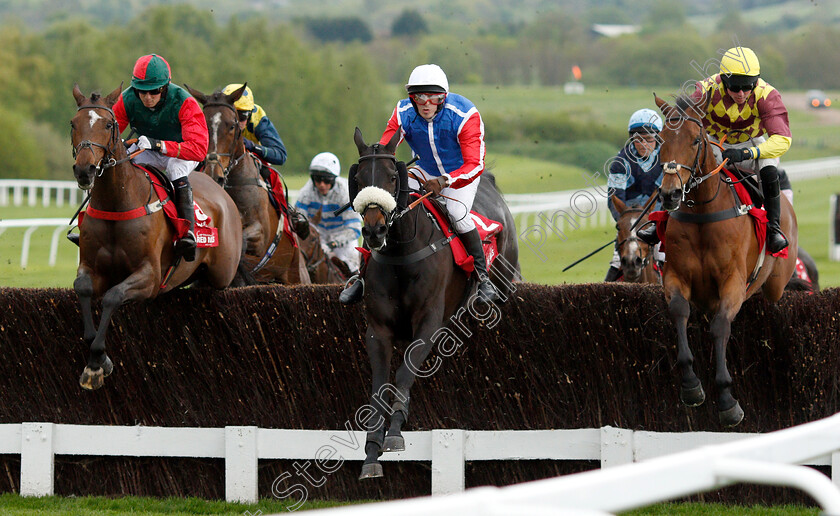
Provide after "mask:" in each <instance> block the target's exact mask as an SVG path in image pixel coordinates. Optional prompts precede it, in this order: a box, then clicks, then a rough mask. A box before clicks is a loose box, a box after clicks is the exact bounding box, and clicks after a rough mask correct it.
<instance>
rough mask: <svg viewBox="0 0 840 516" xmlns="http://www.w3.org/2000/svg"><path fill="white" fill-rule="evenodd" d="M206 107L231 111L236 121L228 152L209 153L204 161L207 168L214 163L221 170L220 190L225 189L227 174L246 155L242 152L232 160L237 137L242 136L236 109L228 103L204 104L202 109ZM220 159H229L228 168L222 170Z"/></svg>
mask: <svg viewBox="0 0 840 516" xmlns="http://www.w3.org/2000/svg"><path fill="white" fill-rule="evenodd" d="M208 107H224V108H227V109H230V110H231V111H233V116H234V120H236V133H235V135H234V137H233V142H231V144H230V152H225V153H220V152H210V153H208V154H207V158H206V159H205V160H204V166H205V167H207V166H208V165H210V164H211V163H215V164H216V165H217V166H218V167H219V168H221V169H222V188H227V179H228V174H230V171H231V170H233V169H234V168H236V166H237V165H239V162H240V161H242V158H244V157H245V156H246V155H247V154H248V153H247V152H243V153H242V154H240V155H239V156H238V157H236V158H235V159H234V156H233V153H234V152H236V143H237V142H238V141H239V137H240V136H241V135H242V129H240V128H239V118H238V115H237V113H236V109H235V108H234V107H233V106H231V105H230V104H228V103H225V102H209V103H207V104H204V109H207V108H208ZM220 157H225V158H229V159H228V166H227V167H224V168H222V162H221V161H219V158H220Z"/></svg>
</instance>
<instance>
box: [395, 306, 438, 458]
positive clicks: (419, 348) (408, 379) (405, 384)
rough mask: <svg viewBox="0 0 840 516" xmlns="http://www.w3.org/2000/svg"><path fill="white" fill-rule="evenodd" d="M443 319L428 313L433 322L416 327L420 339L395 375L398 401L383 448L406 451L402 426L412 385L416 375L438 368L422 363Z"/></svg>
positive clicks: (406, 416)
mask: <svg viewBox="0 0 840 516" xmlns="http://www.w3.org/2000/svg"><path fill="white" fill-rule="evenodd" d="M442 319H443V314H431V315H427V317H426V320H428V321H430V322H427V323H421V324H420V325H418V327H417V328H415V331H414V335H416V336H417V338H416V339H415V340H414V341H413V342H412V343H411V344H409V345H408V347H407V348H406V350H405V356H404V357H403V358H404V360H403V363H402V364H401V365H400V367H399V369H397V372H396V375H395V376H394V383H395V387H396V391H395V392H394V393H393V394H394V396H395V400H394V402H393V404H392V405H391V411H392V413H391V426H390V427H389V428H388V435H386V436H385V446H384V447H383V449H384V451H403V450H405V439H403V436H402V427H403V425H405V423H406V421H408V414H409V402H410V401H411V394H410V392H411V387H412V386H413V385H414V381H415V380H416V379H417V375H421V376H428V375H431V374H433V373H434V371H436V367H438V366H435V365H433V366H431V367H430V368H428V369H423V367H424V366H423V363H424V362H425V361H426V358H427V357H428V356H429V353H430V352H431V350H432V347H433V346H434V341H433V340H432V335H433V334H434V333H435V332H436V331H437V330H438V329H440V327H441V320H442Z"/></svg>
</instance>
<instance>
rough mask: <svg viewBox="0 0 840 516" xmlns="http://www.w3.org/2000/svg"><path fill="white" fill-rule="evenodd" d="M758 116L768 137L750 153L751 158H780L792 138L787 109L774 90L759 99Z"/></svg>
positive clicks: (788, 147) (788, 146)
mask: <svg viewBox="0 0 840 516" xmlns="http://www.w3.org/2000/svg"><path fill="white" fill-rule="evenodd" d="M758 116H760V117H761V125H762V126H764V130H765V131H767V135H768V137H767V140H765V141H764V142H763V143H761V144H760V145H759V146H758V147H757V148H756V149H755V150H754V151H752V152H753V158H756V159H761V158H779V157H781V156H782V155H783V154H784V153H786V152H787V151H788V149H790V144H791V143H792V142H793V138H792V137H791V136H792V135H791V132H790V122H789V121H788V112H787V108H786V107H785V105H784V103H783V102H782V96H781V95H780V94H779V92H778V91H777V90H776V89H775V88H774V89H773V90H772V91H771V92H770V93H769V94H768V95H767V96H766V97H763V98H761V99H759V101H758ZM756 154H757V155H756Z"/></svg>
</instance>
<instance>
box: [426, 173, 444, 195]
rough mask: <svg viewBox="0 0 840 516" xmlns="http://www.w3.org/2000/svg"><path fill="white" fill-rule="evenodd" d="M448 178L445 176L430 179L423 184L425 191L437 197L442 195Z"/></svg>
mask: <svg viewBox="0 0 840 516" xmlns="http://www.w3.org/2000/svg"><path fill="white" fill-rule="evenodd" d="M446 186H447V184H446V178H445V177H443V176H439V177H435V178H432V179H429V180H428V181H426V182H425V183H423V189H424V190H426V191H427V192H434V193H435V195H440V191H441V190H443V189H444V188H446Z"/></svg>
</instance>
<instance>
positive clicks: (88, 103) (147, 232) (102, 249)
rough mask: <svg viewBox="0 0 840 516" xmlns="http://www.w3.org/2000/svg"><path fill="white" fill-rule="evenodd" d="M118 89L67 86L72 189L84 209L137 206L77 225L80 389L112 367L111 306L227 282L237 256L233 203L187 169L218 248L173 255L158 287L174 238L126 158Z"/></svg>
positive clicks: (95, 384) (148, 182) (147, 182)
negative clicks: (72, 105) (72, 103)
mask: <svg viewBox="0 0 840 516" xmlns="http://www.w3.org/2000/svg"><path fill="white" fill-rule="evenodd" d="M121 90H122V87H120V88H117V89H116V90H114V91H113V92H111V93H110V94H109V95H108V96H107V97H105V98H102V97H101V96H100V95H99V94H97V93H93V94H92V95H91V96H90V97H89V98H87V97H85V96H84V95H83V94H82V92H81V91H80V90H79V86H78V85H75V86H74V88H73V96H74V97H75V99H76V105H77V106H78V110H77V111H76V116H74V117H73V119H72V120H71V121H70V125H71V128H72V132H71V140H72V144H73V154H74V155H75V158H76V162H75V164H74V165H73V173H74V175H75V177H76V181H77V182H78V184H79V188H81V189H82V190H87V191H89V192H90V208H94V209H96V210H99V211H101V212H109V213H110V214H111V215H113V216H122V215H123V213H124V212H130V211H132V210H138V211H143V213H142V214H140V215H138V216H137V217H135V218H130V219H118V220H108V219H106V218H100V216H94V215H92V214H90V213H89V214H88V215H87V216H86V217H85V219H84V223H83V224H81V225H80V228H79V229H80V237H79V269H78V274H77V276H76V281H75V282H74V283H73V288H74V289H75V290H76V293H77V294H78V296H79V302H80V303H81V308H82V317H83V320H84V339H85V342H88V343H89V344H90V356H89V359H88V364H87V367H85V370H84V372H83V373H82V376H81V378H80V380H79V383H80V384H81V385H82V387H84V388H86V389H96V388H99V387H101V386H102V385H103V383H104V379H105V377H106V376H108V375H109V374H111V371H112V370H113V367H114V365H113V363H112V362H111V359H110V358H109V357H108V355H106V354H105V334H106V332H107V330H108V326H109V323H110V320H111V317H112V315H113V314H114V311H115V310H116V309H117V308H119V307H120V306H121V305H123V304H125V303H128V302H131V301H139V300H143V299H151V298H154V297H156V296H157V295H158V294H160V293H162V292H167V291H169V290H172V289H173V288H175V287H177V286H178V285H181V284H185V283H188V282H192V281H193V280H197V279H200V280H202V281H203V282H204V283H206V284H208V285H209V286H211V287H214V288H224V287H227V286H228V285H230V283H231V281H233V279H234V276H235V275H236V272H237V267H238V265H239V260H240V257H241V254H242V223H241V221H240V219H239V212H238V211H237V209H236V206H235V205H234V203H233V201H232V200H231V198H230V197H229V196H228V195H227V194H226V193H225V192H224V190H222V188H221V187H220V186H219V185H217V184H216V183H215V182H214V181H213V180H211V179H210V178H209V177H207V176H205V175H203V174H192V181H191V183H192V187H193V192H194V197H195V201H196V202H197V203H198V205H199V206H200V207H201V209H202V211H203V212H204V213H205V214H207V215H209V216H210V217H211V218H212V222H213V225H214V226H215V227H216V228H217V229H218V242H219V245H218V247H205V248H201V247H200V248H198V250H197V253H196V259H195V261H193V262H186V261H183V260H179V262H178V263H177V266H176V267H175V269H174V272H172V275H171V277H169V279H168V281H167V284H166V286H165V287H162V286H161V282H162V279H163V278H164V277H165V275H166V273H167V272H168V271H169V269H170V266H171V265H172V264H173V260H174V250H173V245H172V243H173V239H174V236H175V235H174V231H173V228H172V226H171V224H169V223H168V222H167V220H166V217H165V216H164V214H163V212H162V211H160V209H159V206H160V202H159V197H158V196H157V194H156V193H155V190H154V189H153V188H152V181H153V179H151V178H150V176H148V175H147V174H146V172H145V171H143V170H142V169H140V168H138V167H135V166H134V165H133V164H132V163H131V162H130V161H129V160H128V156H127V154H126V149H125V146H124V145H123V142H122V141H121V139H120V134H119V133H120V131H119V126H118V125H117V120H116V117H115V116H114V112H113V111H112V110H111V107H112V106H113V105H114V103H115V102H116V101H117V99H118V98H119V95H120V92H121ZM170 202H171V199H170ZM144 207H145V210H144ZM89 211H91V210H90V209H89ZM99 298H101V299H102V316H101V318H100V321H99V326H98V328H97V327H96V326H95V325H94V321H93V315H92V309H91V305H92V300H93V299H99Z"/></svg>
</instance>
